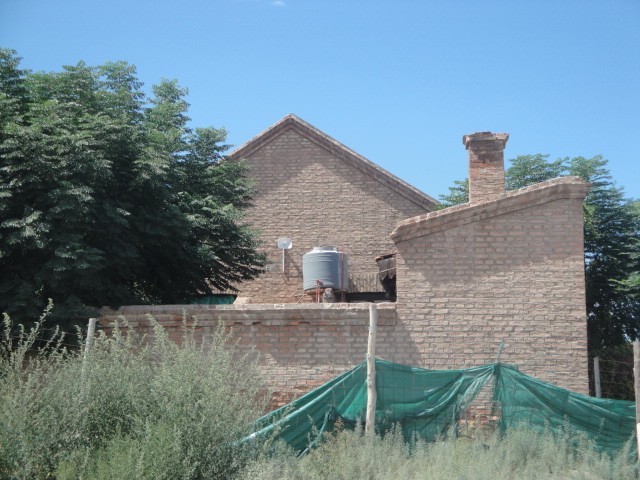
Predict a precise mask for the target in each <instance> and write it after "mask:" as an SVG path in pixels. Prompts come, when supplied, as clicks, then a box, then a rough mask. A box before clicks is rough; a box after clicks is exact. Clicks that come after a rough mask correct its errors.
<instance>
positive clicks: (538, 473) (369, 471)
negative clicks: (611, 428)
mask: <svg viewBox="0 0 640 480" xmlns="http://www.w3.org/2000/svg"><path fill="white" fill-rule="evenodd" d="M628 453H629V452H621V454H620V456H618V457H616V458H611V457H610V456H609V455H607V454H606V453H599V452H596V451H595V450H594V448H593V445H592V444H591V443H589V442H588V441H587V440H586V439H584V438H579V437H572V436H570V435H567V436H564V437H563V436H555V437H554V436H552V435H550V434H545V435H541V434H536V433H533V432H530V431H525V430H514V431H511V432H509V433H508V434H506V435H505V436H502V437H501V436H499V435H497V434H493V435H490V436H488V437H485V438H474V439H467V438H458V439H453V440H439V441H436V442H434V443H424V442H418V443H416V444H414V445H411V446H409V445H407V444H406V443H405V442H404V440H403V438H402V435H401V434H400V433H399V432H397V433H394V432H391V433H390V434H388V435H386V436H385V437H384V438H381V437H379V436H376V437H374V438H365V437H364V436H363V435H362V432H357V431H356V432H352V431H342V432H338V433H336V434H333V435H330V436H329V438H328V441H326V442H324V443H323V444H322V445H321V446H320V447H319V448H317V449H316V450H314V451H312V452H311V453H310V454H308V455H306V456H303V457H300V458H296V457H295V455H293V454H291V453H286V451H285V452H280V453H278V454H276V455H272V456H270V457H263V458H261V459H260V460H257V461H254V462H252V463H251V464H250V465H249V466H248V467H247V468H246V470H245V471H244V472H243V474H242V476H243V478H246V479H252V480H272V479H278V480H316V479H317V480H324V479H333V480H342V479H344V480H347V479H349V480H351V479H367V480H400V479H402V480H414V479H415V480H417V479H421V480H452V479H455V480H460V479H469V480H472V479H473V480H483V479H486V480H502V479H504V480H512V479H519V480H527V479H531V480H546V479H548V480H552V479H553V480H557V479H559V478H562V479H594V480H595V479H598V480H603V479H611V480H624V479H637V478H638V476H637V473H636V466H635V464H634V463H633V462H632V461H631V460H629V459H630V456H629V454H628Z"/></svg>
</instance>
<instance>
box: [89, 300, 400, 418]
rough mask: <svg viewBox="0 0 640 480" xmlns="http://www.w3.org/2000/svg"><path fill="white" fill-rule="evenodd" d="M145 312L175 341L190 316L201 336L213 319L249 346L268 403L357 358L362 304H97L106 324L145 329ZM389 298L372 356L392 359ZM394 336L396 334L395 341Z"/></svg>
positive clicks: (363, 327)
mask: <svg viewBox="0 0 640 480" xmlns="http://www.w3.org/2000/svg"><path fill="white" fill-rule="evenodd" d="M149 316H152V317H153V318H155V319H156V320H157V321H158V323H159V324H160V325H162V327H163V328H165V330H166V331H167V333H168V335H169V338H171V339H173V340H175V341H178V342H179V341H181V339H182V335H183V331H182V328H183V325H184V322H185V321H186V322H187V324H188V325H192V324H193V321H194V320H197V326H196V327H195V328H196V334H197V336H198V337H199V338H200V339H202V340H203V341H205V342H206V341H207V337H209V336H211V335H213V334H214V333H215V332H216V331H217V328H218V327H219V326H220V325H223V326H224V328H225V329H226V331H227V332H228V333H229V334H230V339H229V340H230V342H231V343H234V344H236V348H237V352H238V353H240V354H246V353H254V352H255V353H257V354H258V358H259V368H260V370H261V372H262V374H263V377H264V379H265V380H266V382H267V383H268V385H269V387H270V389H272V390H273V392H274V396H273V399H272V404H271V407H272V408H275V407H278V406H281V405H284V404H286V403H288V402H289V401H291V400H293V399H294V398H296V397H299V396H301V395H303V394H305V393H307V392H309V391H310V390H312V389H314V388H316V387H318V386H320V385H322V384H324V383H325V382H327V381H328V380H330V379H332V378H334V377H335V376H337V375H340V374H341V373H344V372H345V371H347V370H349V369H351V368H353V367H354V366H355V365H357V364H359V363H361V362H363V361H364V360H365V356H366V352H367V339H368V329H369V306H368V304H309V305H295V304H275V305H274V304H268V305H244V306H239V305H160V306H127V307H122V308H120V309H118V310H111V309H108V308H105V309H103V310H102V317H101V319H100V325H101V326H102V328H104V329H106V330H107V331H108V330H109V329H110V326H111V325H113V322H115V321H117V322H118V323H119V324H123V319H126V324H127V325H128V326H129V327H131V328H134V329H135V330H136V332H137V333H139V334H141V335H144V334H146V335H152V333H153V332H152V331H151V324H150V321H149ZM396 330H397V317H396V307H395V305H394V304H379V306H378V339H379V340H378V350H379V351H378V356H380V357H382V358H389V359H392V358H394V353H395V350H397V349H398V348H402V345H398V341H397V334H396ZM401 343H402V341H401Z"/></svg>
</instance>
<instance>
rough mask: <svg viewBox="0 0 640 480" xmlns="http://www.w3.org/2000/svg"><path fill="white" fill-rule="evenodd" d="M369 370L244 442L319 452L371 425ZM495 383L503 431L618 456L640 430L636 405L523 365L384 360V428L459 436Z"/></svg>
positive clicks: (379, 384) (358, 370) (380, 380)
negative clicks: (544, 435)
mask: <svg viewBox="0 0 640 480" xmlns="http://www.w3.org/2000/svg"><path fill="white" fill-rule="evenodd" d="M366 376H367V368H366V364H365V363H361V364H360V365H358V366H356V367H355V368H353V369H352V370H350V371H348V372H346V373H344V374H342V375H340V376H338V377H336V378H334V379H333V380H331V381H330V382H327V383H325V384H324V385H322V386H321V387H319V388H317V389H315V390H313V391H311V392H309V393H308V394H306V395H305V396H303V397H301V398H299V399H298V400H296V401H294V402H292V403H290V404H288V405H286V406H284V407H282V408H280V409H278V410H276V411H274V412H271V413H269V414H267V415H265V416H263V417H261V418H260V419H258V420H257V421H256V422H255V424H254V433H252V434H251V435H249V436H248V437H247V438H246V439H245V440H244V441H252V440H253V439H255V438H260V437H262V438H264V437H267V436H275V437H276V438H278V439H282V440H284V441H285V442H286V443H287V444H289V445H290V446H291V447H293V448H294V449H295V450H296V451H298V452H302V451H305V450H306V449H308V448H309V447H312V446H314V445H315V444H316V443H317V442H318V441H319V439H321V437H322V434H323V433H324V432H327V431H331V430H332V429H333V428H334V426H335V425H336V422H337V421H340V423H342V424H343V425H344V426H345V428H354V427H355V426H356V424H357V423H358V422H360V423H364V419H365V413H366V405H367V385H366ZM491 380H494V381H495V383H494V389H493V397H491V395H489V396H488V397H487V399H486V400H487V401H488V402H489V403H493V404H494V406H495V407H497V411H495V412H494V413H495V414H496V415H497V416H498V417H499V425H500V427H501V428H502V429H506V428H510V427H515V426H517V427H520V428H523V427H524V428H531V429H534V430H536V431H551V432H560V431H562V432H566V431H567V430H570V431H578V432H583V433H586V434H587V435H588V436H589V437H590V438H591V439H593V440H594V442H595V444H596V445H597V446H598V447H599V448H601V449H604V450H606V451H609V452H611V453H614V452H616V451H617V450H618V449H620V448H622V447H623V446H624V444H625V442H627V441H628V440H630V439H631V438H632V437H633V435H634V432H635V403H634V402H629V401H622V400H605V399H596V398H592V397H589V396H587V395H581V394H578V393H574V392H570V391H568V390H564V389H562V388H559V387H556V386H554V385H551V384H548V383H545V382H541V381H539V380H536V379H535V378H532V377H529V376H528V375H525V374H523V373H521V372H519V371H518V370H517V369H516V368H515V367H512V366H508V365H503V364H492V365H486V366H482V367H475V368H469V369H464V370H426V369H422V368H416V367H409V366H406V365H400V364H395V363H391V362H387V361H384V360H379V359H376V392H377V404H376V430H378V431H381V432H384V431H386V430H387V429H389V428H391V427H392V426H393V425H399V426H400V428H401V429H402V432H403V434H404V436H405V438H406V439H408V440H409V439H415V438H416V437H418V438H421V439H423V440H426V441H433V440H435V439H436V438H439V437H445V436H447V435H455V434H456V426H457V422H458V420H459V419H460V418H461V417H462V416H463V415H464V413H465V410H466V408H467V407H468V406H469V404H470V403H471V402H472V401H473V400H474V399H475V398H476V397H477V395H478V393H480V391H481V390H482V389H483V388H484V387H485V386H486V385H487V383H489V382H490V381H491Z"/></svg>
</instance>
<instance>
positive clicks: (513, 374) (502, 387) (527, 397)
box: [494, 365, 636, 453]
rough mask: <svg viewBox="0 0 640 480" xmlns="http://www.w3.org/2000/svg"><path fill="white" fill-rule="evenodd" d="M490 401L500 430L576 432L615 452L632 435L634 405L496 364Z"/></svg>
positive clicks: (634, 415) (606, 449) (634, 422)
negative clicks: (516, 428)
mask: <svg viewBox="0 0 640 480" xmlns="http://www.w3.org/2000/svg"><path fill="white" fill-rule="evenodd" d="M494 400H495V401H496V402H498V403H497V405H498V406H499V408H500V413H501V414H500V427H501V428H502V429H503V430H506V429H508V428H514V427H520V428H530V429H533V430H536V431H538V432H542V431H545V430H550V431H552V432H559V431H569V432H574V433H575V432H580V433H583V434H586V435H587V436H588V437H589V438H591V439H592V440H593V441H594V442H595V444H596V445H597V446H598V447H599V448H600V449H602V450H605V451H608V452H610V453H615V452H616V451H618V450H619V449H621V448H623V447H624V444H625V443H626V442H628V441H629V440H631V439H632V438H633V436H634V433H635V425H636V412H635V408H636V407H635V402H630V401H626V400H608V399H604V398H594V397H590V396H588V395H581V394H579V393H575V392H571V391H569V390H565V389H563V388H560V387H556V386H555V385H551V384H550V383H546V382H542V381H540V380H536V379H535V378H533V377H530V376H528V375H525V374H523V373H521V372H519V371H518V370H517V369H515V368H514V367H511V366H507V365H498V368H497V369H496V384H495V391H494Z"/></svg>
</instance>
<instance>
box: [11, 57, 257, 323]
mask: <svg viewBox="0 0 640 480" xmlns="http://www.w3.org/2000/svg"><path fill="white" fill-rule="evenodd" d="M18 67H19V58H18V57H17V56H16V53H15V52H14V51H11V50H6V49H3V50H0V162H1V163H0V311H7V312H9V313H11V314H12V316H13V317H14V318H15V319H16V320H19V321H22V320H24V319H29V318H32V319H35V318H37V316H38V315H39V312H41V311H42V310H43V308H44V306H45V305H46V303H47V299H48V298H51V299H53V301H54V304H55V308H54V312H53V316H54V317H55V318H56V320H57V321H58V322H60V321H62V320H63V319H76V318H80V317H84V316H86V315H88V314H90V311H89V310H88V307H99V306H103V305H111V306H117V305H120V304H126V303H140V302H166V303H176V302H184V301H185V300H187V299H188V298H189V297H192V296H194V295H195V294H196V293H198V292H202V293H205V292H211V291H212V290H213V289H221V290H224V289H229V288H231V289H232V288H234V285H236V284H237V283H238V282H241V281H243V280H246V279H251V278H253V277H255V276H256V275H258V274H259V273H260V272H261V271H262V268H263V266H264V258H263V256H262V255H260V254H258V253H257V252H256V247H257V245H258V240H257V236H256V235H255V233H254V232H253V231H251V230H250V229H249V228H248V227H246V226H243V225H242V224H241V222H240V220H241V218H242V211H243V209H244V208H245V207H247V206H248V205H249V202H250V198H251V194H252V184H251V182H250V181H249V180H247V179H246V178H245V173H246V169H245V167H244V166H243V164H241V163H234V162H230V161H226V160H225V157H224V152H225V151H226V150H227V148H228V146H227V145H225V144H224V140H225V131H224V130H218V129H215V128H196V129H192V128H190V127H189V126H188V122H189V117H188V116H187V109H188V107H189V105H188V103H187V102H186V100H185V96H186V93H187V92H186V90H185V89H184V88H181V87H180V86H179V85H178V84H177V82H175V81H168V80H163V81H162V82H161V83H160V84H159V85H156V86H154V87H153V94H152V95H151V96H150V98H149V97H148V96H147V95H146V94H145V93H144V91H143V90H142V83H141V82H140V81H139V80H138V79H137V77H136V71H135V67H133V66H131V65H129V64H127V63H125V62H116V63H107V64H105V65H102V66H99V67H90V66H87V65H85V64H84V63H82V62H81V63H79V64H77V65H75V66H65V67H64V68H63V70H62V71H61V72H57V73H32V72H28V71H25V70H20V69H19V68H18Z"/></svg>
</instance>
